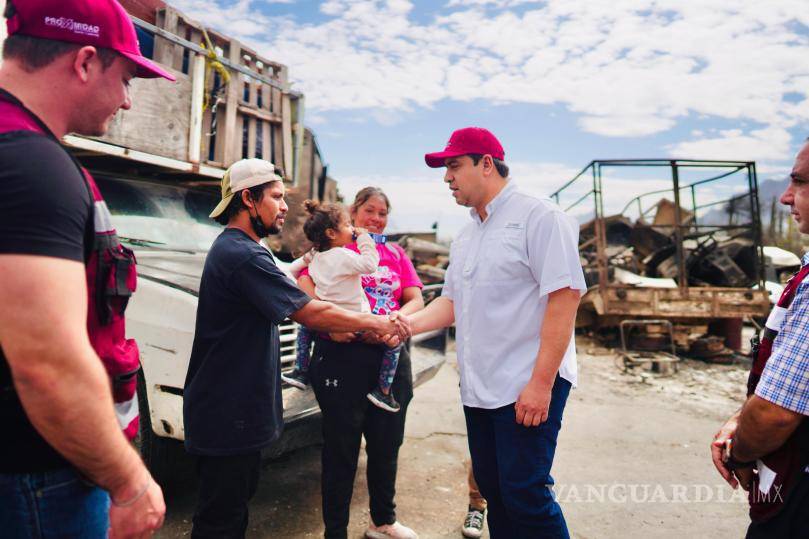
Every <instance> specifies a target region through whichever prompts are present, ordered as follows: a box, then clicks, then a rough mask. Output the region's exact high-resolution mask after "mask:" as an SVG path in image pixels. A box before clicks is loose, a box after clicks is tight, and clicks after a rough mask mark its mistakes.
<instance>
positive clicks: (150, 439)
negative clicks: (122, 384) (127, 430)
mask: <svg viewBox="0 0 809 539" xmlns="http://www.w3.org/2000/svg"><path fill="white" fill-rule="evenodd" d="M138 408H139V410H140V427H139V429H138V436H137V438H135V446H136V447H137V448H138V450H139V451H140V455H141V458H143V462H144V463H145V464H146V467H147V468H149V471H150V472H151V473H152V477H154V479H155V481H157V482H158V483H159V484H160V486H161V487H163V488H164V489H165V488H166V487H167V486H169V485H170V484H171V483H172V482H173V481H174V479H175V474H174V473H173V470H174V469H175V468H174V467H173V466H172V461H173V460H174V456H176V455H177V454H178V453H181V452H182V447H178V446H180V444H179V443H178V442H177V441H176V440H171V439H166V438H161V437H160V436H158V435H157V434H155V433H154V431H153V430H152V420H151V415H150V414H149V400H148V398H147V397H146V381H145V379H144V378H143V371H140V372H138Z"/></svg>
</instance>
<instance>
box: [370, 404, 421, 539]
mask: <svg viewBox="0 0 809 539" xmlns="http://www.w3.org/2000/svg"><path fill="white" fill-rule="evenodd" d="M380 393H382V392H381V391H380ZM365 537H366V538H367V539H419V536H418V534H416V532H414V531H413V530H411V529H410V528H408V527H407V526H404V525H402V524H399V523H398V522H394V523H393V524H385V525H384V526H374V523H373V522H371V524H370V525H369V526H368V529H367V530H365Z"/></svg>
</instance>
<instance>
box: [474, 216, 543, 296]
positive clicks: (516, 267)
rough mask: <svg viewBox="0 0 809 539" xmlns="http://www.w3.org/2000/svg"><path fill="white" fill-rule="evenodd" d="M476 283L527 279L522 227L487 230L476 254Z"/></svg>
mask: <svg viewBox="0 0 809 539" xmlns="http://www.w3.org/2000/svg"><path fill="white" fill-rule="evenodd" d="M478 273H479V275H478V279H479V282H481V283H483V282H504V281H511V282H521V281H525V280H528V279H531V278H532V277H531V269H530V267H529V266H528V250H527V244H526V237H525V228H524V227H519V228H517V227H504V228H498V229H494V230H491V231H489V232H488V233H487V234H486V236H485V237H484V238H483V243H482V244H481V249H480V253H479V254H478Z"/></svg>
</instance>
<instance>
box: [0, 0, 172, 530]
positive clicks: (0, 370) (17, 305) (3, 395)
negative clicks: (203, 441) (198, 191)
mask: <svg viewBox="0 0 809 539" xmlns="http://www.w3.org/2000/svg"><path fill="white" fill-rule="evenodd" d="M4 15H5V17H6V18H7V19H8V20H7V26H8V35H9V37H8V39H7V40H6V41H5V43H4V46H3V58H4V60H3V64H2V67H0V89H1V90H2V91H0V348H2V351H0V432H2V442H1V443H0V500H2V503H0V535H2V536H3V537H14V538H16V537H42V536H46V537H51V536H52V537H55V536H59V537H90V538H96V537H106V536H107V532H108V528H109V533H110V535H111V536H112V537H114V538H118V537H146V536H149V535H151V534H152V533H153V532H154V530H155V529H157V528H159V527H160V525H161V524H162V521H163V515H164V513H165V505H164V502H163V495H162V492H161V490H160V487H159V486H158V485H157V484H156V483H155V482H154V480H153V479H152V477H151V475H150V474H149V472H148V470H147V469H146V467H145V466H144V465H143V462H142V461H141V459H140V457H139V456H138V454H137V452H136V451H135V450H134V449H133V447H132V446H131V445H130V444H129V443H128V441H127V439H126V437H125V436H124V435H123V433H122V426H121V424H119V420H117V419H116V414H115V410H114V408H113V397H112V394H111V391H110V377H109V376H108V374H107V372H105V367H104V365H103V364H102V361H101V359H99V357H98V355H97V354H96V353H95V351H94V348H93V342H94V341H92V340H91V339H92V338H93V336H92V335H88V324H89V323H90V322H93V323H95V321H91V320H90V319H88V308H89V306H88V281H87V275H88V274H87V273H86V272H87V271H88V268H89V266H87V267H86V265H87V264H89V262H88V260H90V256H91V254H90V253H91V251H92V250H93V249H94V240H95V235H96V226H95V224H94V215H95V217H96V220H97V219H98V218H100V214H99V213H98V212H97V209H96V210H95V211H94V207H93V195H91V187H90V185H89V184H88V182H89V179H88V180H87V181H85V178H84V177H83V175H82V171H81V170H80V169H79V167H78V165H77V164H76V163H75V162H74V161H73V160H72V158H71V157H70V155H69V154H68V152H67V151H66V150H65V149H63V148H62V147H60V144H59V140H60V139H61V138H62V137H63V136H64V135H66V134H67V133H71V132H73V133H79V134H84V135H101V134H103V133H104V132H106V130H107V127H108V125H109V122H110V120H111V119H112V117H113V116H114V115H115V113H116V112H117V111H118V109H128V108H129V107H130V99H129V95H128V86H129V81H130V79H132V78H133V77H136V76H145V77H155V76H165V77H166V78H172V77H171V75H168V74H167V73H165V72H164V71H163V70H161V69H160V68H158V67H157V66H155V65H154V64H152V63H151V62H149V61H148V60H145V59H144V58H143V57H142V56H141V55H140V51H139V50H138V45H137V39H136V37H135V29H134V26H133V25H132V22H131V20H130V19H129V17H128V16H127V14H126V12H125V11H124V10H123V8H122V7H121V6H120V5H119V4H118V3H117V2H115V0H7V2H6V10H5V13H4ZM99 205H101V204H100V203H99V204H96V207H97V208H98V206H99ZM116 245H117V242H116ZM111 248H112V247H111ZM119 320H120V319H119ZM109 359H110V358H105V360H107V361H109ZM96 485H97V486H96ZM105 491H106V492H105ZM108 493H109V494H108ZM110 498H111V500H110ZM110 501H112V505H111V506H110Z"/></svg>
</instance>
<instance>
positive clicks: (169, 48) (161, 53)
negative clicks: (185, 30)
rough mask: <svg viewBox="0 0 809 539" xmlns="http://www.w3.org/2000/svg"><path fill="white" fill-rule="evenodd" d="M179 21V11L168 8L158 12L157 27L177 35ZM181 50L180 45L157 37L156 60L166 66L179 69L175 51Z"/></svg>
mask: <svg viewBox="0 0 809 539" xmlns="http://www.w3.org/2000/svg"><path fill="white" fill-rule="evenodd" d="M178 21H179V14H178V13H177V10H175V9H173V8H170V7H167V8H165V9H161V10H160V11H158V12H157V24H156V25H155V26H157V27H159V28H162V29H164V30H166V31H168V32H171V33H173V34H176V33H177V24H178ZM179 48H180V47H179V46H178V45H175V44H174V43H171V42H170V41H168V40H167V39H165V38H162V37H159V36H155V44H154V60H155V61H156V62H158V63H161V64H163V65H164V66H168V67H171V68H172V69H177V67H176V66H175V65H174V51H175V49H179Z"/></svg>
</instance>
